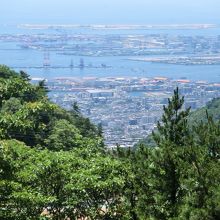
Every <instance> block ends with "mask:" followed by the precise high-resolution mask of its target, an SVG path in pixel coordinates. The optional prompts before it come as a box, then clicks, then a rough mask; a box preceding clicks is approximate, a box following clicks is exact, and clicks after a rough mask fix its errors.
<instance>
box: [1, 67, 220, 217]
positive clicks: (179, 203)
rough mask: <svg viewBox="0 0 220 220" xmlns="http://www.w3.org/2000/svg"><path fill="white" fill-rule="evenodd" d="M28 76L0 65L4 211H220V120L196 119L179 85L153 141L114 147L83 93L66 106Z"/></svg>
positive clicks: (67, 213)
mask: <svg viewBox="0 0 220 220" xmlns="http://www.w3.org/2000/svg"><path fill="white" fill-rule="evenodd" d="M29 81H30V79H29V76H28V75H27V74H26V73H25V72H22V71H21V72H20V73H16V72H14V71H12V70H10V69H9V68H8V67H6V66H0V219H3V220H8V219H9V220H10V219H11V220H14V219H15V220H16V219H17V220H23V219H36V220H37V219H86V218H87V219H100V220H101V219H103V220H104V219H105V220H111V219H115V220H116V219H122V220H147V219H149V220H179V219H180V220H181V219H182V220H217V219H219V218H220V187H219V185H220V184H219V183H220V175H219V170H220V163H219V159H220V158H219V157H220V156H219V153H220V150H219V149H220V148H219V145H220V139H219V137H220V122H219V121H216V120H213V118H212V117H211V116H212V115H209V113H208V112H207V113H206V120H201V121H197V123H194V124H193V125H192V124H190V125H189V116H190V109H183V104H184V98H183V97H180V95H179V91H178V89H176V90H175V91H174V96H173V97H172V98H171V99H169V101H168V105H167V106H164V114H163V116H162V119H161V121H160V122H158V129H157V131H155V132H154V133H153V136H152V137H153V138H154V142H155V143H156V146H155V147H146V146H144V145H140V146H139V147H137V148H136V149H127V148H120V147H117V149H114V150H110V149H106V148H105V147H104V144H103V140H102V137H101V135H102V129H101V127H100V126H99V127H96V126H95V125H93V124H92V123H91V122H90V121H89V119H87V118H84V117H83V115H82V114H81V113H80V110H79V108H78V106H77V104H76V103H74V104H73V108H72V110H71V111H66V110H64V109H62V108H61V107H59V106H57V105H55V104H54V103H51V102H50V101H49V100H48V98H47V92H48V90H47V88H46V85H45V82H40V83H39V84H38V85H32V84H31V83H30V82H29ZM210 105H211V104H210ZM211 108H215V106H214V107H213V106H211ZM215 110H216V108H215ZM190 123H191V122H190Z"/></svg>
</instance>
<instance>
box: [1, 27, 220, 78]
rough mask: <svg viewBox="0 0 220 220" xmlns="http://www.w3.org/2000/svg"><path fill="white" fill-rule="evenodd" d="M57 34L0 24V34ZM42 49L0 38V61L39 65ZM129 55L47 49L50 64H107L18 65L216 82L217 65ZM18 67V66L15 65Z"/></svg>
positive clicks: (52, 72)
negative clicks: (67, 53)
mask: <svg viewBox="0 0 220 220" xmlns="http://www.w3.org/2000/svg"><path fill="white" fill-rule="evenodd" d="M40 33H44V34H57V30H27V29H19V28H17V26H15V25H11V26H6V25H1V26H0V34H16V35H19V34H40ZM68 34H99V35H101V34H103V35H104V34H112V35H114V34H121V35H122V34H126V35H127V34H131V35H135V34H167V35H170V36H177V35H184V36H220V28H219V27H218V28H213V29H203V30H108V31H102V30H88V29H74V30H69V32H68ZM43 58H44V52H43V51H39V50H32V49H26V50H25V49H21V48H20V47H19V43H18V42H1V41H0V63H1V64H5V65H8V66H9V67H27V66H29V67H30V66H42V63H43ZM128 58H130V57H129V56H106V57H95V56H94V57H92V56H85V57H83V56H65V55H59V54H57V53H56V52H53V51H51V52H50V62H51V65H52V66H53V65H56V66H67V67H68V66H69V65H70V62H71V60H72V61H73V63H74V64H79V62H80V59H83V60H84V62H85V65H90V66H99V65H101V64H105V65H107V66H111V67H110V68H84V69H80V68H72V69H71V68H63V69H62V68H58V69H52V68H42V69H33V68H22V69H23V70H25V71H26V72H28V74H29V75H30V76H31V77H40V78H47V79H53V78H56V77H87V76H93V77H113V76H114V77H133V76H137V77H157V76H163V77H169V78H172V79H179V78H187V79H189V80H192V81H197V80H205V81H208V82H220V65H174V64H163V63H150V62H149V63H148V62H137V61H131V60H128ZM15 70H18V71H19V70H20V68H15Z"/></svg>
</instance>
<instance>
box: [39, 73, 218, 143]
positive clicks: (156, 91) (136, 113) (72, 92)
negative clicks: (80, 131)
mask: <svg viewBox="0 0 220 220" xmlns="http://www.w3.org/2000/svg"><path fill="white" fill-rule="evenodd" d="M35 80H38V79H35ZM47 84H48V88H49V90H50V98H51V100H52V101H53V102H55V103H57V104H59V105H61V106H63V107H64V108H66V109H70V108H71V106H72V105H73V103H74V102H77V103H78V105H79V107H80V109H81V111H82V113H83V115H85V116H86V117H89V118H90V119H91V120H92V122H94V123H95V124H97V125H98V124H101V125H102V127H103V131H104V137H105V142H106V144H107V145H108V146H109V147H113V146H115V145H116V144H119V145H121V146H133V145H134V144H135V143H137V142H138V141H139V140H140V139H142V138H144V137H146V136H147V135H149V134H150V133H151V131H152V130H153V129H154V128H155V125H156V122H157V121H158V120H160V117H161V114H162V112H163V105H165V104H167V99H168V98H169V97H171V96H172V94H173V90H174V89H175V87H176V86H178V87H179V88H180V91H181V94H182V95H184V96H185V108H187V107H189V106H191V108H192V110H195V109H197V108H201V107H203V106H205V104H206V103H207V102H208V101H210V100H212V99H213V98H215V97H219V96H220V84H218V83H207V82H204V81H197V82H191V81H189V80H186V79H179V80H172V79H168V78H163V77H155V78H137V77H130V78H129V77H128V78H113V77H109V78H95V77H87V78H57V79H55V80H49V81H48V82H47Z"/></svg>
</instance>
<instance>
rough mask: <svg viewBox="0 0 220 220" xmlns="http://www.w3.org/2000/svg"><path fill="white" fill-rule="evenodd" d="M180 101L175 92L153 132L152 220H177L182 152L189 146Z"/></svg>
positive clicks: (185, 121)
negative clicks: (155, 145)
mask: <svg viewBox="0 0 220 220" xmlns="http://www.w3.org/2000/svg"><path fill="white" fill-rule="evenodd" d="M183 104H184V97H180V95H179V89H178V88H176V89H175V90H174V95H173V97H172V98H171V99H168V105H167V106H164V114H163V115H162V120H161V122H158V124H157V131H156V132H153V137H154V140H155V142H156V144H157V148H156V149H155V152H154V154H153V155H152V156H153V168H152V169H151V179H153V180H152V181H153V183H152V189H151V190H153V191H154V192H155V198H156V199H155V203H154V204H153V206H152V207H153V209H154V211H152V212H153V213H154V214H153V215H154V217H156V219H171V218H175V217H176V216H177V212H178V207H179V204H180V202H181V198H182V189H181V183H180V176H181V160H182V158H183V155H182V152H183V151H182V148H183V147H184V146H186V145H187V144H189V143H190V142H191V137H190V136H191V135H190V129H189V126H188V121H187V117H188V115H189V112H190V108H188V109H186V110H184V109H183Z"/></svg>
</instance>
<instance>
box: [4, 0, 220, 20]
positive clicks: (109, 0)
mask: <svg viewBox="0 0 220 220" xmlns="http://www.w3.org/2000/svg"><path fill="white" fill-rule="evenodd" d="M0 23H1V24H2V23H7V24H18V23H72V24H76V23H77V24H78V23H81V24H93V23H96V24H103V23H108V24H117V23H121V24H123V23H134V24H135V23H140V24H149V23H152V24H153V23H160V24H162V23H220V0H7V1H5V0H2V1H1V7H0Z"/></svg>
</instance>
